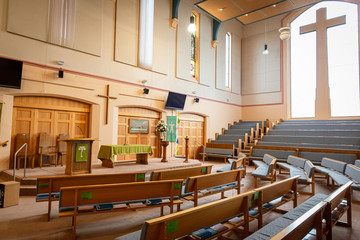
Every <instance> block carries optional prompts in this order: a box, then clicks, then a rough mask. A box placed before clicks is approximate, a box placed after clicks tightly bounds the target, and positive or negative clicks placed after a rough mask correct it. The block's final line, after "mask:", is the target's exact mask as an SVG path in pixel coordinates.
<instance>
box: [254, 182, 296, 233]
mask: <svg viewBox="0 0 360 240" xmlns="http://www.w3.org/2000/svg"><path fill="white" fill-rule="evenodd" d="M298 178H299V176H295V177H292V178H288V179H285V180H282V181H279V182H275V183H273V184H270V185H267V186H264V187H259V188H255V189H254V190H253V191H255V192H259V198H258V201H257V202H255V203H254V204H257V206H258V212H259V215H258V217H257V218H258V228H261V227H262V225H263V215H264V214H265V213H267V212H269V211H271V210H274V211H276V212H280V213H286V211H282V210H279V209H278V207H280V206H281V205H283V204H285V203H287V202H289V201H293V208H295V207H296V206H297V194H292V195H291V196H292V197H289V198H287V199H281V201H279V202H278V203H277V204H275V205H274V208H273V209H267V208H264V207H262V206H263V205H264V203H268V202H270V201H272V200H274V199H277V198H279V197H281V196H283V195H285V194H288V193H289V192H292V193H297V180H298Z"/></svg>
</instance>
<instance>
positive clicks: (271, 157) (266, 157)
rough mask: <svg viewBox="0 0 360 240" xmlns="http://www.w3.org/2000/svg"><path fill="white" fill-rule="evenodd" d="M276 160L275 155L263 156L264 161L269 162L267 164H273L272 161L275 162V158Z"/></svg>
mask: <svg viewBox="0 0 360 240" xmlns="http://www.w3.org/2000/svg"><path fill="white" fill-rule="evenodd" d="M274 159H275V160H276V158H275V157H273V156H271V155H270V154H264V157H263V161H264V162H265V163H266V164H267V165H271V163H272V162H273V160H274Z"/></svg>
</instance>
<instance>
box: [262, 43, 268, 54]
mask: <svg viewBox="0 0 360 240" xmlns="http://www.w3.org/2000/svg"><path fill="white" fill-rule="evenodd" d="M262 54H264V55H268V54H269V50H268V48H267V44H266V43H265V45H264V51H263V52H262Z"/></svg>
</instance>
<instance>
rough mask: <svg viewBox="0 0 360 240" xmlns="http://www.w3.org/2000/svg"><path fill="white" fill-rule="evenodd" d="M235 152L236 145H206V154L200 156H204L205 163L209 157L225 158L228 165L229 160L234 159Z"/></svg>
mask: <svg viewBox="0 0 360 240" xmlns="http://www.w3.org/2000/svg"><path fill="white" fill-rule="evenodd" d="M234 152H235V148H234V144H222V143H206V146H205V148H204V152H203V153H200V154H201V155H202V160H203V162H204V161H205V158H207V157H216V158H223V159H224V162H225V163H226V160H227V159H228V158H234Z"/></svg>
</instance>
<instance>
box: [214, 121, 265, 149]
mask: <svg viewBox="0 0 360 240" xmlns="http://www.w3.org/2000/svg"><path fill="white" fill-rule="evenodd" d="M228 128H229V129H222V134H216V135H215V140H211V143H227V144H234V146H235V149H237V152H240V151H242V150H243V149H245V148H246V147H247V146H248V144H249V143H251V142H253V141H254V137H255V138H258V136H259V134H260V133H261V131H262V129H263V122H262V121H240V122H238V123H234V124H233V125H231V124H229V126H228Z"/></svg>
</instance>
